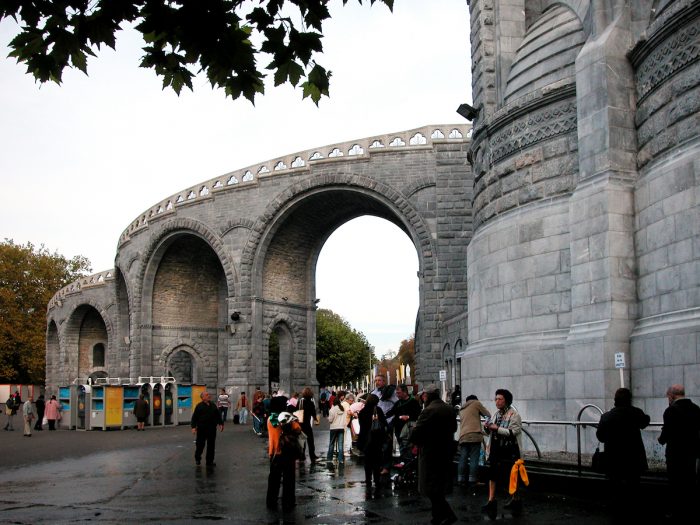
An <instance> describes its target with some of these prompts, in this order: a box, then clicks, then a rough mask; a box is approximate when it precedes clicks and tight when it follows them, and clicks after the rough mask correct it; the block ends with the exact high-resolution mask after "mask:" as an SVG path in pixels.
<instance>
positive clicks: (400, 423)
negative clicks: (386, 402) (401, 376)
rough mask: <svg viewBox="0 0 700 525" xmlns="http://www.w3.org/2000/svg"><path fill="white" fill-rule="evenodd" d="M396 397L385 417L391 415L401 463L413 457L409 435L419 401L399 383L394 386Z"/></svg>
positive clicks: (418, 413)
mask: <svg viewBox="0 0 700 525" xmlns="http://www.w3.org/2000/svg"><path fill="white" fill-rule="evenodd" d="M396 397H397V398H398V400H397V401H396V403H394V406H393V407H392V408H391V410H389V412H388V413H387V417H393V422H394V435H395V436H396V440H397V441H398V443H399V454H400V456H401V463H406V462H408V461H410V460H411V459H412V457H413V456H412V454H411V448H412V447H411V442H410V440H409V437H410V434H411V431H412V430H413V427H414V426H415V423H416V421H418V416H419V415H420V411H421V406H420V403H418V401H416V399H415V398H414V397H413V396H412V395H411V394H409V392H408V387H407V386H406V385H404V384H400V385H398V386H397V387H396ZM401 466H403V465H401Z"/></svg>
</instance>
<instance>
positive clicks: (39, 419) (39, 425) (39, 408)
mask: <svg viewBox="0 0 700 525" xmlns="http://www.w3.org/2000/svg"><path fill="white" fill-rule="evenodd" d="M35 405H36V424H35V425H34V430H44V408H45V406H46V401H45V400H44V394H41V395H40V396H39V399H37V400H36V403H35Z"/></svg>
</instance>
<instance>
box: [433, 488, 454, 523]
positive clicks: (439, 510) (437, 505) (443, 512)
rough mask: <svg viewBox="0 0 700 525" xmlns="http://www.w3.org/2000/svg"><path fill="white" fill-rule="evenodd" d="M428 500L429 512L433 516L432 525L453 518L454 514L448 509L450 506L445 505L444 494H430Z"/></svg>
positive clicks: (450, 508)
mask: <svg viewBox="0 0 700 525" xmlns="http://www.w3.org/2000/svg"><path fill="white" fill-rule="evenodd" d="M428 498H429V499H430V505H431V509H430V511H431V513H432V516H433V520H432V521H433V523H440V522H442V521H444V520H446V519H447V518H454V517H455V513H454V511H453V510H452V507H450V504H449V503H447V500H446V499H445V495H444V494H436V493H433V494H430V495H429V496H428Z"/></svg>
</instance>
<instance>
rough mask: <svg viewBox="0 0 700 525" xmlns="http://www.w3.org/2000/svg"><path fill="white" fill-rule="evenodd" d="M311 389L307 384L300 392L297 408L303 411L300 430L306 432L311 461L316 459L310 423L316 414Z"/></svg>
mask: <svg viewBox="0 0 700 525" xmlns="http://www.w3.org/2000/svg"><path fill="white" fill-rule="evenodd" d="M313 395H314V394H313V391H312V390H311V388H309V387H308V386H307V387H306V388H304V390H302V392H301V400H300V401H299V404H300V407H299V410H303V411H304V420H303V421H302V422H301V431H302V432H303V433H304V434H306V444H307V447H308V449H309V459H310V460H311V462H312V463H313V462H315V461H318V456H317V455H316V444H315V443H314V430H313V428H312V425H313V424H314V423H316V421H317V419H318V415H317V414H316V405H315V403H314V401H313Z"/></svg>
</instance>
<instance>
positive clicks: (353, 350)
mask: <svg viewBox="0 0 700 525" xmlns="http://www.w3.org/2000/svg"><path fill="white" fill-rule="evenodd" d="M374 362H376V358H375V357H374V355H373V353H372V349H371V347H370V345H369V343H368V342H367V338H366V337H365V335H364V334H363V333H362V332H358V331H357V330H354V329H353V328H352V327H351V326H350V325H349V324H348V322H347V321H346V320H345V319H343V318H342V317H341V316H339V315H338V314H336V313H334V312H332V311H331V310H325V309H319V310H317V311H316V377H317V379H318V380H319V382H320V383H321V384H322V385H346V384H348V383H354V382H355V381H360V380H361V379H362V378H364V377H365V375H367V373H368V371H369V368H370V364H371V363H374Z"/></svg>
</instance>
